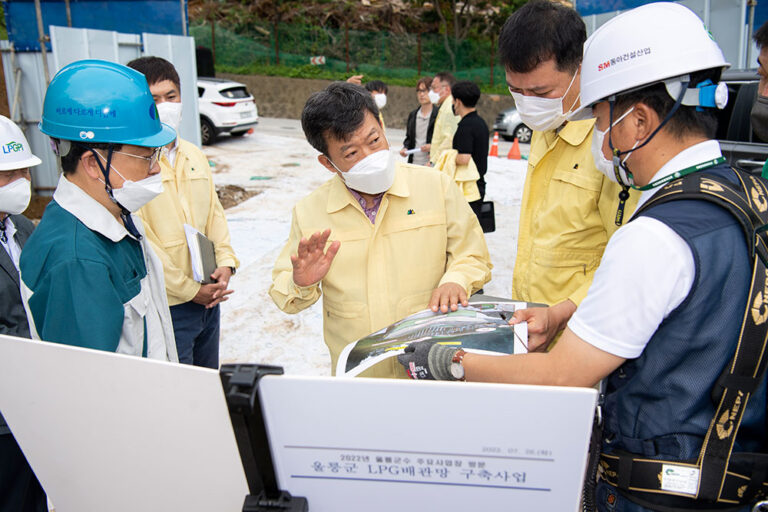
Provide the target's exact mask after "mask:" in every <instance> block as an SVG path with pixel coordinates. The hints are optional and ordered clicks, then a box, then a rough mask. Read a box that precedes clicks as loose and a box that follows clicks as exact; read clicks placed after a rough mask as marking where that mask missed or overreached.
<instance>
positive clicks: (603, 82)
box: [581, 2, 730, 108]
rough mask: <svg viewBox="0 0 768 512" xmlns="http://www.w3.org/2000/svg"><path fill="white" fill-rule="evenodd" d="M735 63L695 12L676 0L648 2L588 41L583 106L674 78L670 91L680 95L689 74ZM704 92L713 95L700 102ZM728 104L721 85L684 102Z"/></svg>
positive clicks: (598, 31) (690, 94)
mask: <svg viewBox="0 0 768 512" xmlns="http://www.w3.org/2000/svg"><path fill="white" fill-rule="evenodd" d="M729 65H730V64H728V63H727V62H726V61H725V57H723V52H722V51H721V50H720V47H719V46H718V45H717V43H716V42H715V41H714V39H712V35H711V34H710V33H709V31H708V30H707V29H706V27H705V26H704V23H703V22H702V21H701V19H700V18H699V17H698V16H696V14H694V13H693V11H691V10H690V9H688V8H687V7H683V6H682V5H680V4H675V3H671V2H658V3H652V4H646V5H643V6H641V7H637V8H635V9H632V10H631V11H627V12H625V13H622V14H620V15H619V16H616V17H615V18H613V19H611V20H610V21H608V22H607V23H605V24H604V25H602V26H601V27H600V28H598V29H597V30H596V31H595V33H594V34H592V36H590V38H589V39H587V41H586V43H585V44H584V60H583V62H582V66H581V105H582V106H583V107H589V106H591V105H593V104H594V103H596V102H598V101H601V100H605V99H608V98H609V97H611V96H613V95H614V94H618V93H621V92H624V91H629V90H631V89H637V88H638V87H642V86H644V85H651V84H654V83H659V82H662V81H667V80H668V79H673V78H674V79H675V80H669V81H668V83H667V90H668V91H669V93H670V95H671V96H673V97H675V96H676V93H675V91H678V92H679V91H680V87H679V82H681V81H683V80H686V78H685V75H687V74H688V73H694V72H697V71H703V70H706V69H712V68H725V67H728V66H729ZM679 77H683V78H679ZM686 81H687V80H686ZM675 82H677V83H675ZM676 85H677V87H675V86H676ZM697 85H698V84H690V87H696V86H697ZM699 94H701V95H702V96H704V95H707V96H708V97H707V98H706V99H705V98H703V97H702V99H701V100H699V98H698V95H699ZM723 94H725V96H724V97H723ZM694 95H695V96H696V97H695V98H694ZM726 102H727V89H724V84H720V85H719V86H717V85H712V86H710V87H709V88H708V89H707V91H706V92H699V91H697V90H695V89H694V90H693V91H689V94H686V98H685V99H684V100H683V102H682V103H683V104H684V105H701V106H710V107H712V106H717V107H719V108H723V107H724V106H725V103H726Z"/></svg>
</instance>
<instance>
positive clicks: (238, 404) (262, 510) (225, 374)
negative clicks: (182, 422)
mask: <svg viewBox="0 0 768 512" xmlns="http://www.w3.org/2000/svg"><path fill="white" fill-rule="evenodd" d="M219 374H220V376H221V384H222V387H223V388H224V396H225V397H226V399H227V407H228V408H229V416H230V419H231V420H232V427H233V429H234V431H235V438H236V439H237V446H238V449H239V451H240V457H241V458H242V461H243V469H244V470H245V476H246V480H247V481H248V489H249V490H250V494H249V495H248V496H246V497H245V503H244V504H243V512H282V511H285V512H307V511H308V510H309V506H308V504H307V499H306V498H299V497H294V496H291V494H290V493H289V492H287V491H283V490H281V489H279V488H278V486H277V478H276V476H275V467H274V464H273V461H272V452H271V450H270V445H269V437H268V436H267V430H266V426H265V424H264V415H263V413H262V410H261V401H260V399H259V392H258V386H259V380H260V379H261V378H262V377H263V376H265V375H282V374H283V369H282V368H281V367H279V366H267V365H258V364H226V365H223V366H222V367H221V370H220V372H219Z"/></svg>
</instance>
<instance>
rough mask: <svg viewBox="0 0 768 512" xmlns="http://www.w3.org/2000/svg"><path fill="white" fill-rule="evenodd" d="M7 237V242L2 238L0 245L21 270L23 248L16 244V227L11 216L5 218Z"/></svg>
mask: <svg viewBox="0 0 768 512" xmlns="http://www.w3.org/2000/svg"><path fill="white" fill-rule="evenodd" d="M5 236H6V237H7V238H8V240H7V241H6V242H3V239H2V238H1V237H0V245H2V246H3V249H5V252H7V253H8V256H10V258H11V261H12V262H13V265H14V266H15V267H16V270H19V258H20V257H21V247H19V244H18V243H16V238H15V236H16V225H15V224H14V223H13V220H11V216H10V215H9V216H8V217H6V218H5Z"/></svg>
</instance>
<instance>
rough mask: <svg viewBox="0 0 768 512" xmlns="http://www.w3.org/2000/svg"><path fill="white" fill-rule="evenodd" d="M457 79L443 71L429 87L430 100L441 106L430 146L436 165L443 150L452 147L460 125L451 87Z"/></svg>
mask: <svg viewBox="0 0 768 512" xmlns="http://www.w3.org/2000/svg"><path fill="white" fill-rule="evenodd" d="M454 83H456V79H455V78H454V77H453V75H452V74H450V73H448V72H447V71H442V72H440V73H438V74H436V75H435V78H433V79H432V85H430V88H429V100H430V101H431V102H432V104H433V105H436V106H437V107H439V110H438V112H437V118H436V119H435V127H434V128H433V130H432V145H431V146H430V148H429V161H430V163H431V164H432V165H435V163H437V161H438V160H439V159H440V155H441V154H442V153H443V151H445V150H447V149H451V147H452V145H453V135H454V134H455V133H456V127H457V126H458V125H459V119H460V118H459V116H457V115H456V114H454V113H453V98H452V97H451V87H452V86H453V84H454Z"/></svg>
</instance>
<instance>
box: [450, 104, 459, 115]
mask: <svg viewBox="0 0 768 512" xmlns="http://www.w3.org/2000/svg"><path fill="white" fill-rule="evenodd" d="M451 111H453V115H458V114H456V104H455V103H451Z"/></svg>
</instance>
